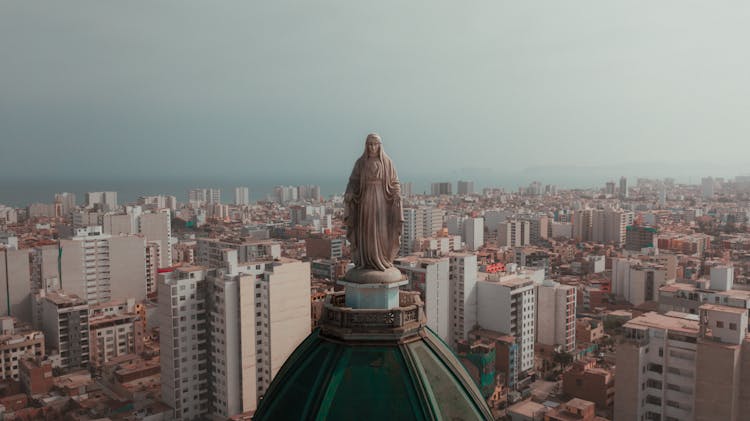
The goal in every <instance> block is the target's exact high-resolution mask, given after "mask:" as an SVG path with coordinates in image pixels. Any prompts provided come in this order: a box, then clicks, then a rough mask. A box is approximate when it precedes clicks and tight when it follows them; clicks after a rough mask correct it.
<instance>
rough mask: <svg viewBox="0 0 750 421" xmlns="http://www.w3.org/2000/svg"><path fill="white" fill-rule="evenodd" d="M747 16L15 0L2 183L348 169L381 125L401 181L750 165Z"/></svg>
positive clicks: (7, 52)
mask: <svg viewBox="0 0 750 421" xmlns="http://www.w3.org/2000/svg"><path fill="white" fill-rule="evenodd" d="M748 18H750V4H746V3H743V2H736V3H731V2H730V3H722V4H721V5H719V4H706V3H703V2H684V1H679V2H678V1H665V2H658V3H653V2H645V1H627V2H624V1H620V2H615V3H611V2H607V3H602V2H596V1H582V2H576V3H573V4H570V3H558V2H544V3H542V4H540V3H533V4H531V3H511V2H490V1H482V2H475V3H472V4H469V5H467V4H457V3H455V2H442V1H438V2H436V1H430V2H416V3H409V4H403V3H401V2H394V1H385V2H377V3H372V4H361V3H346V2H333V1H321V2H315V3H309V2H299V1H297V2H292V1H279V2H273V3H270V4H250V3H233V4H226V3H212V4H210V5H209V4H206V3H199V2H191V1H188V2H180V3H167V2H152V1H149V2H145V1H133V2H127V3H125V2H113V3H109V2H98V1H70V2H64V3H58V2H4V3H2V4H0V55H1V56H2V57H3V70H2V72H0V92H2V94H1V95H0V146H1V149H2V153H0V177H1V178H3V179H4V180H6V183H7V182H9V181H10V180H28V179H34V180H45V179H49V180H65V179H69V180H73V179H88V178H96V179H100V180H132V179H149V178H161V179H170V180H172V179H176V180H184V179H205V178H210V177H217V178H220V179H221V178H232V179H237V178H240V179H241V178H243V177H245V178H253V177H255V178H257V177H264V178H267V179H274V178H276V179H279V180H286V179H299V180H300V181H299V184H302V183H305V181H304V180H307V179H311V178H312V179H315V178H319V179H331V180H333V179H338V177H341V179H342V180H344V181H342V182H341V183H342V184H343V183H345V179H346V177H347V176H348V174H349V171H350V170H351V165H352V163H353V161H354V159H355V158H356V157H357V156H359V155H360V154H361V153H362V150H363V144H364V138H365V136H366V135H367V133H369V132H371V131H377V132H379V133H380V134H381V135H382V136H383V140H384V145H385V150H386V152H387V153H389V155H391V157H392V158H393V159H394V161H395V162H396V165H397V167H398V170H399V173H400V174H401V178H402V179H404V180H408V179H410V178H418V177H422V178H434V181H443V180H446V181H453V182H455V181H456V180H457V179H459V178H471V177H472V175H474V176H475V177H476V176H477V174H478V175H480V176H483V177H488V178H490V179H492V178H493V177H515V175H519V180H520V179H524V180H525V179H526V178H525V177H527V176H528V177H530V178H531V180H535V179H539V181H542V182H543V183H546V184H561V185H566V183H567V182H564V183H556V181H555V179H556V178H560V179H565V178H566V177H568V178H571V177H572V179H575V178H576V177H579V178H581V177H583V178H585V177H597V178H596V180H599V179H600V178H606V179H615V178H619V176H620V175H626V176H629V177H635V176H639V175H640V176H658V177H667V176H672V177H675V178H683V177H684V178H687V177H692V178H693V182H697V181H698V180H699V177H701V176H706V175H716V176H726V177H730V176H733V175H740V174H747V173H748V170H745V168H749V167H748V166H747V156H748V155H750V142H748V141H747V140H746V139H745V137H746V134H747V133H748V132H749V131H750V119H747V118H746V114H747V110H748V109H749V108H750V95H748V93H750V79H749V78H750V59H748V57H747V53H744V51H746V47H745V45H744V43H745V40H747V39H750V27H748V26H747V25H746V22H747V21H748ZM568 172H576V173H584V174H577V175H576V174H574V175H572V176H571V175H570V174H567V173H568ZM590 172H593V174H589V173H590ZM450 178H452V179H450ZM592 179H593V178H592ZM603 181H606V180H602V181H601V182H603ZM278 184H282V182H279V183H278ZM507 187H511V186H507ZM165 193H169V192H165ZM2 196H3V194H2V192H0V203H2V201H3V197H2Z"/></svg>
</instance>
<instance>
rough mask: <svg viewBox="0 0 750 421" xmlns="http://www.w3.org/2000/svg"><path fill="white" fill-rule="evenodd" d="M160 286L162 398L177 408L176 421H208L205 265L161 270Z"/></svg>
mask: <svg viewBox="0 0 750 421" xmlns="http://www.w3.org/2000/svg"><path fill="white" fill-rule="evenodd" d="M158 290H159V309H158V317H159V346H160V353H161V394H162V400H163V401H164V402H166V404H167V405H169V406H171V407H172V409H173V410H174V419H175V420H178V421H182V420H185V421H192V420H201V419H205V417H206V416H207V415H208V413H209V375H210V374H209V371H208V368H209V361H208V355H209V340H208V334H209V328H208V320H207V317H206V316H207V314H206V300H205V294H206V269H205V268H202V267H200V266H183V267H180V268H177V269H175V270H174V271H172V272H166V273H163V274H161V275H160V280H159V288H158ZM235 317H236V316H235Z"/></svg>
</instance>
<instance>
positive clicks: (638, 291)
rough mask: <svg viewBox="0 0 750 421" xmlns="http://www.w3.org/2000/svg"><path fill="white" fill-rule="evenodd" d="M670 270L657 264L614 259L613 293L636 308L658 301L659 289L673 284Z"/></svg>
mask: <svg viewBox="0 0 750 421" xmlns="http://www.w3.org/2000/svg"><path fill="white" fill-rule="evenodd" d="M670 275H671V274H670V271H669V269H668V268H667V267H666V266H664V265H660V264H657V263H647V262H642V261H641V260H637V259H625V258H613V259H612V293H613V294H615V295H617V296H620V297H623V298H624V299H625V300H626V301H628V302H629V303H631V304H632V305H634V306H637V305H640V304H643V303H644V302H645V301H657V300H658V299H659V288H661V287H663V286H664V285H667V284H669V283H673V282H674V281H675V279H674V278H672V277H671V276H670Z"/></svg>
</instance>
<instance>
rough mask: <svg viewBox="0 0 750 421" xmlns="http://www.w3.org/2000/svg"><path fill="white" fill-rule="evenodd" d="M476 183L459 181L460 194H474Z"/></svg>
mask: <svg viewBox="0 0 750 421" xmlns="http://www.w3.org/2000/svg"><path fill="white" fill-rule="evenodd" d="M474 193H475V192H474V182H473V181H461V180H459V181H458V194H459V195H462V196H466V195H470V194H474Z"/></svg>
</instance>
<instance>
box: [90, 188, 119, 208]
mask: <svg viewBox="0 0 750 421" xmlns="http://www.w3.org/2000/svg"><path fill="white" fill-rule="evenodd" d="M86 207H87V208H93V207H99V208H100V209H101V210H103V211H113V210H116V209H117V192H115V191H100V192H89V193H86Z"/></svg>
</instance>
